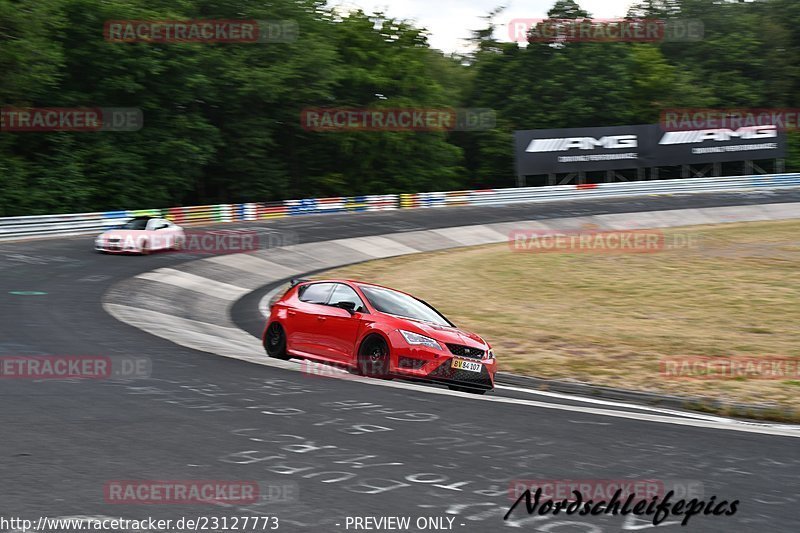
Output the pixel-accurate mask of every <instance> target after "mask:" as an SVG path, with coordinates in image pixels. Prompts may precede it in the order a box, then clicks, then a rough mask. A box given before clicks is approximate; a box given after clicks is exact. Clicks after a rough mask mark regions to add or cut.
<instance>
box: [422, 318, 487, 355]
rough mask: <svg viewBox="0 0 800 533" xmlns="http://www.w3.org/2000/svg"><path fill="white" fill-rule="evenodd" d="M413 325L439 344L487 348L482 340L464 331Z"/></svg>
mask: <svg viewBox="0 0 800 533" xmlns="http://www.w3.org/2000/svg"><path fill="white" fill-rule="evenodd" d="M413 323H414V325H416V326H417V328H419V329H420V330H422V332H423V333H424V334H425V335H427V336H428V337H431V338H433V339H436V340H437V341H440V342H445V343H450V344H462V345H464V346H469V347H471V348H480V349H485V348H486V346H487V343H486V342H485V341H484V340H483V339H482V338H480V337H479V336H477V335H475V334H474V333H470V332H469V331H464V330H463V329H458V328H451V327H447V326H436V325H434V324H429V323H427V322H417V321H414V322H413Z"/></svg>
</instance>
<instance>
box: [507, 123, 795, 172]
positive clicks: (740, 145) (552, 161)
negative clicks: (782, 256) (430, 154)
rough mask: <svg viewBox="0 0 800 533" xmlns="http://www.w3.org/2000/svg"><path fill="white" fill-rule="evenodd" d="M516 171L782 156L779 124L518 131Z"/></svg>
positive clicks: (783, 138)
mask: <svg viewBox="0 0 800 533" xmlns="http://www.w3.org/2000/svg"><path fill="white" fill-rule="evenodd" d="M514 145H515V151H514V154H515V158H516V168H517V175H520V176H522V175H533V174H550V173H565V172H581V171H595V170H624V169H631V168H646V167H654V166H673V165H675V166H677V165H696V164H703V163H716V162H724V161H744V160H755V159H777V158H782V157H784V155H785V152H786V136H785V134H784V133H782V132H780V131H778V128H777V127H775V126H749V127H742V128H739V129H738V130H730V129H724V128H722V129H707V130H692V131H664V130H663V129H662V128H661V126H660V125H658V124H640V125H634V126H611V127H603V128H570V129H551V130H525V131H515V132H514Z"/></svg>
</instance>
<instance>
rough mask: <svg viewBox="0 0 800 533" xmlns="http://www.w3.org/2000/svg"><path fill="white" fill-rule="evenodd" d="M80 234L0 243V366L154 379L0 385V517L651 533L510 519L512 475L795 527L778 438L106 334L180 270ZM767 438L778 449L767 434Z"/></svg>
mask: <svg viewBox="0 0 800 533" xmlns="http://www.w3.org/2000/svg"><path fill="white" fill-rule="evenodd" d="M798 201H800V191H797V190H794V191H780V192H777V193H776V192H769V191H764V192H760V193H752V194H728V195H710V194H709V195H686V196H674V197H664V196H659V197H648V198H636V199H627V200H625V199H623V200H618V199H617V200H603V201H591V202H590V201H575V202H554V203H537V204H518V205H515V206H508V207H490V208H474V207H459V208H446V209H420V210H407V211H392V212H383V213H370V214H367V213H363V214H355V215H353V214H350V215H348V214H343V215H322V216H308V217H289V218H283V219H276V220H273V221H268V222H258V223H247V224H239V225H236V224H231V225H228V226H225V228H235V227H244V226H247V227H251V228H252V227H256V226H258V227H259V228H261V229H263V231H265V232H267V231H268V232H271V233H272V234H274V235H275V236H276V237H277V238H278V239H285V240H287V241H294V242H302V243H306V242H315V241H322V240H328V239H333V238H342V237H359V236H368V235H377V234H384V233H389V232H396V231H406V230H407V231H412V230H418V229H427V228H441V227H449V226H459V225H466V224H476V223H484V222H503V221H514V220H520V219H533V218H551V217H556V216H557V217H565V216H583V215H590V214H601V213H614V212H623V213H624V212H640V211H646V210H657V209H678V208H693V207H711V206H726V205H742V204H758V203H777V202H798ZM92 239H93V237H90V236H83V237H74V238H67V239H58V240H56V239H48V240H36V241H28V242H18V243H0V250H2V254H0V286H1V287H0V289H2V315H0V316H2V321H1V322H0V355H6V356H8V355H45V354H48V355H107V356H112V357H115V356H137V357H146V358H149V359H150V360H151V362H152V376H151V378H149V379H139V380H116V381H115V380H96V381H95V380H74V381H48V380H43V381H31V380H18V379H6V380H0V400H2V409H0V428H2V429H0V432H1V433H0V476H1V477H0V483H1V485H0V486H2V489H0V516H16V517H23V518H27V519H36V518H38V517H39V516H48V517H74V516H82V517H99V516H103V517H123V518H128V519H136V520H141V519H144V518H147V517H155V518H163V519H172V520H177V519H179V518H181V517H188V518H196V517H200V516H207V517H208V516H211V517H213V516H216V517H234V516H276V517H278V518H279V520H280V526H279V528H278V529H277V531H314V532H338V531H355V530H356V529H354V527H353V525H352V518H353V517H365V516H371V517H388V516H407V517H411V519H412V520H411V524H412V526H411V527H410V528H409V530H410V531H421V530H425V531H433V530H435V531H445V530H452V531H464V532H491V531H505V530H506V529H507V528H509V529H508V530H509V531H543V532H554V533H572V532H593V533H596V532H616V531H637V530H644V531H647V530H650V529H654V528H653V525H652V523H651V521H650V520H649V519H636V518H632V517H631V516H628V517H625V518H623V517H611V516H606V515H599V516H578V515H573V516H565V515H564V514H561V515H556V516H553V515H552V514H549V515H547V516H538V515H531V516H528V515H527V514H526V513H525V511H524V505H523V506H521V507H520V508H518V509H517V510H516V511H515V512H514V514H513V515H512V516H511V517H510V519H509V520H506V521H504V520H503V515H505V513H506V511H507V510H508V509H509V507H510V506H511V504H512V502H513V501H512V499H511V498H510V496H509V486H510V484H512V483H513V482H514V481H515V480H631V481H636V480H654V481H655V482H657V483H660V484H662V485H663V486H666V487H675V488H676V491H677V496H678V497H681V496H682V494H681V491H684V492H686V493H687V499H689V498H692V497H699V498H703V499H706V500H709V499H710V498H711V497H712V496H716V501H717V502H719V501H722V500H728V501H732V500H739V501H740V504H739V509H738V512H737V513H736V514H735V515H734V516H730V517H725V516H720V517H714V516H702V515H698V516H694V517H692V518H691V519H690V521H689V524H688V526H686V527H681V526H680V524H679V522H678V521H676V520H675V519H673V518H669V519H667V520H666V521H665V522H663V523H662V524H661V525H660V526H659V527H658V528H657V530H658V531H664V532H667V533H668V532H670V531H692V532H694V531H697V532H703V533H705V532H715V531H719V532H732V531H737V532H738V531H769V532H773V531H787V532H789V531H798V528H800V526H798V524H800V483H799V482H798V479H800V440H798V439H797V438H796V437H795V436H792V431H793V430H792V429H791V428H790V429H788V430H787V431H786V433H785V434H780V433H781V429H780V428H779V427H778V426H772V425H768V424H763V425H762V424H743V423H740V424H739V425H737V426H736V427H739V428H744V427H747V428H750V429H752V430H753V431H745V430H727V429H716V428H712V427H696V426H694V425H691V424H690V425H681V424H677V423H662V422H660V421H658V418H659V416H667V413H664V412H659V411H657V410H656V411H653V410H642V409H637V408H636V407H635V406H621V405H614V404H612V403H600V404H598V403H589V402H584V401H581V400H580V399H575V398H559V397H553V396H543V395H539V394H535V393H531V392H527V391H524V390H510V389H499V390H497V391H495V392H494V393H493V394H492V395H490V396H487V399H485V400H480V401H479V400H477V399H476V398H472V397H468V396H466V395H464V394H458V393H453V394H450V393H447V391H446V390H443V389H441V388H440V387H434V386H427V385H419V386H412V387H395V386H376V385H374V384H371V383H369V382H363V381H359V380H338V379H330V378H322V377H311V376H307V375H304V374H302V373H299V372H291V371H288V370H282V369H276V368H269V367H265V366H259V365H253V364H248V363H246V362H243V361H238V360H233V359H226V358H222V357H218V356H215V355H211V354H208V353H204V352H199V351H194V350H190V349H186V348H183V347H180V346H178V345H175V344H172V343H170V342H168V341H165V340H163V339H160V338H157V337H154V336H151V335H148V334H146V333H144V332H143V331H140V330H138V329H135V328H133V327H131V326H128V325H126V324H123V323H121V322H118V321H117V320H115V319H114V318H112V317H111V316H109V315H108V314H106V313H105V312H104V310H103V308H102V306H101V300H102V297H103V295H104V293H105V292H106V291H107V290H108V289H109V288H110V287H111V286H112V285H114V284H115V283H116V282H118V281H121V280H124V279H126V278H129V277H132V276H135V275H137V274H139V273H142V272H145V271H149V270H153V269H156V268H160V267H165V266H174V265H176V264H178V263H180V262H185V261H189V260H192V259H195V257H192V256H189V255H187V254H175V253H166V254H154V255H151V256H146V257H131V256H110V255H100V254H96V253H94V252H93V251H92ZM267 289H269V287H264V289H263V290H261V291H258V292H257V293H254V294H253V295H250V296H246V297H245V298H244V299H243V300H242V301H240V302H239V304H238V305H236V306H235V307H234V314H235V316H234V318H235V320H236V322H237V324H240V325H241V326H242V327H243V328H244V329H246V330H247V331H250V332H251V333H254V334H258V333H259V328H260V320H261V318H260V315H259V314H258V310H257V308H256V306H255V303H256V302H257V300H258V296H259V294H263V292H265V291H266V290H267ZM12 292H20V294H12ZM31 292H36V293H38V294H30V293H31ZM421 296H423V297H424V295H421ZM465 301H466V302H469V298H468V295H466V296H465ZM473 305H477V304H476V303H474V302H473ZM253 342H254V343H258V342H259V340H258V339H256V338H253ZM499 357H502V354H499ZM384 385H385V384H384ZM390 385H392V384H390ZM537 403H542V404H545V403H546V404H548V405H554V406H559V407H564V406H567V407H570V409H568V410H567V409H563V408H552V407H548V406H547V405H537ZM601 409H605V410H608V411H613V413H616V414H611V413H606V414H604V413H601V412H598V410H601ZM620 413H622V415H620ZM669 416H671V417H673V418H674V417H683V418H685V419H686V420H687V421H696V420H700V421H703V420H709V421H713V420H715V418H714V417H704V416H703V415H695V414H691V413H671V414H669ZM776 427H778V429H777V430H776V431H774V432H775V433H778V434H768V433H769V432H770V430H772V429H775V428H776ZM761 429H763V431H761ZM114 480H251V481H258V482H259V483H260V484H261V486H262V489H263V490H264V492H265V493H266V496H268V498H265V499H263V500H262V501H259V502H257V503H253V504H247V505H240V506H230V505H185V504H184V505H153V504H151V505H131V504H110V503H107V502H106V501H105V496H104V486H105V485H106V484H107V483H109V482H111V481H114ZM348 517H349V518H350V519H351V520H350V521H348ZM419 517H430V518H431V519H432V520H431V522H429V523H428V527H426V528H417V527H416V522H415V521H416V519H417V518H419ZM448 519H452V521H450V520H448ZM678 520H680V519H678ZM348 524H349V527H348ZM437 525H438V529H437V528H436V527H435V526H437ZM0 529H15V528H2V527H0ZM16 529H17V530H18V529H19V528H16ZM147 529H153V528H147ZM156 529H157V528H156ZM170 530H175V528H170ZM361 530H362V531H363V530H365V529H361ZM388 530H389V529H385V528H383V529H372V531H388Z"/></svg>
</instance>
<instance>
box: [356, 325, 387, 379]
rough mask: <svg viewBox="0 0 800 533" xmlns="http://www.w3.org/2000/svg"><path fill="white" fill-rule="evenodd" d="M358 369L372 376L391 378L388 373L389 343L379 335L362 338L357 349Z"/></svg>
mask: <svg viewBox="0 0 800 533" xmlns="http://www.w3.org/2000/svg"><path fill="white" fill-rule="evenodd" d="M358 371H359V373H360V374H362V375H364V376H369V377H372V378H382V379H391V376H390V375H389V345H388V344H386V341H385V340H383V337H381V336H379V335H371V336H369V337H367V338H366V339H364V342H362V343H361V347H360V348H359V350H358Z"/></svg>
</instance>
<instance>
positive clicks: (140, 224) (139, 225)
mask: <svg viewBox="0 0 800 533" xmlns="http://www.w3.org/2000/svg"><path fill="white" fill-rule="evenodd" d="M149 220H150V219H149V218H134V219H133V220H129V221H128V222H126V223H125V224H123V225H122V229H146V228H147V222H148V221H149Z"/></svg>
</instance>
